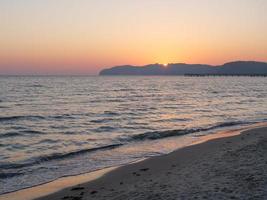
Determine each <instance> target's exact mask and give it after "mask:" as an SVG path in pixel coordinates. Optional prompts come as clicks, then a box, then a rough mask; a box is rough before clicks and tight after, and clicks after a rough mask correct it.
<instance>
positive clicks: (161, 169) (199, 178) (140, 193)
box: [0, 124, 267, 200]
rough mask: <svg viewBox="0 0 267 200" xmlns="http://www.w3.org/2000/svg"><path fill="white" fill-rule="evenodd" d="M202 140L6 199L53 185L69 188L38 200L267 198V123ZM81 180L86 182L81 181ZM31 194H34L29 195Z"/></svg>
mask: <svg viewBox="0 0 267 200" xmlns="http://www.w3.org/2000/svg"><path fill="white" fill-rule="evenodd" d="M257 126H258V125H256V127H257ZM252 127H253V126H252ZM254 127H255V126H254ZM242 130H243V129H242ZM240 133H241V134H240ZM198 143H199V144H194V145H192V146H188V147H186V148H183V149H179V150H177V151H175V152H173V153H170V154H167V155H164V156H158V157H152V158H150V159H146V160H143V161H141V162H137V163H133V164H129V165H126V166H122V167H119V168H113V169H105V170H104V171H101V170H100V171H97V172H95V174H94V173H89V176H88V175H79V176H77V177H76V179H75V177H70V178H69V180H68V178H67V179H66V180H64V179H60V180H58V181H55V182H52V183H48V184H46V185H44V186H38V187H34V188H30V189H26V190H24V191H22V192H20V191H19V192H17V193H11V194H8V195H4V196H2V197H0V199H28V198H29V197H30V196H32V197H36V196H38V195H39V196H42V195H41V194H42V192H43V194H45V193H49V191H50V192H51V191H53V190H51V188H53V187H54V188H55V191H56V190H57V189H56V188H57V187H58V188H60V187H61V188H65V189H63V190H60V191H59V192H55V193H53V194H50V195H48V196H44V197H41V198H37V199H38V200H60V199H65V200H87V199H88V200H89V199H90V200H91V199H97V200H102V199H114V200H115V199H116V200H117V199H119V200H124V199H155V200H158V199H170V200H171V199H266V198H267V181H266V180H267V167H266V166H267V127H266V124H265V126H264V127H261V126H260V127H258V128H252V129H251V127H250V129H249V130H245V131H240V130H234V131H233V130H232V131H231V130H230V131H222V132H219V133H217V134H211V135H207V136H204V137H202V139H201V140H199V141H198ZM96 177H100V178H97V179H95V178H96ZM94 179H95V180H94ZM70 180H71V181H70ZM86 180H87V181H86ZM79 181H80V182H86V183H82V184H78V185H77V184H75V183H77V182H79ZM64 184H66V185H65V187H64ZM67 184H69V185H72V186H71V187H70V186H67ZM47 185H48V186H49V187H47ZM73 185H75V186H73ZM49 188H50V189H49ZM27 193H28V194H29V193H31V194H32V195H28V198H27ZM34 193H35V194H34ZM29 199H30V198H29Z"/></svg>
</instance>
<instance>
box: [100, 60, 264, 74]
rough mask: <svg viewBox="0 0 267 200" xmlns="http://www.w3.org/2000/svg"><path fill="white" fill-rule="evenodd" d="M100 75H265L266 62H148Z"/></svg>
mask: <svg viewBox="0 0 267 200" xmlns="http://www.w3.org/2000/svg"><path fill="white" fill-rule="evenodd" d="M99 75H101V76H118V75H130V76H134V75H141V76H142V75H143V76H157V75H164V76H176V75H187V76H206V75H211V76H212V75H214V76H223V75H225V76H267V63H264V62H256V61H236V62H229V63H225V64H223V65H218V66H212V65H205V64H185V63H171V64H168V65H163V64H150V65H145V66H131V65H123V66H115V67H112V68H109V69H104V70H102V71H101V72H100V73H99Z"/></svg>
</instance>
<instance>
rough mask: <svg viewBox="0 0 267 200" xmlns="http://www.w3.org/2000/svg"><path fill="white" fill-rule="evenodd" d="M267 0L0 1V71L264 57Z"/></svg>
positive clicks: (84, 70)
mask: <svg viewBox="0 0 267 200" xmlns="http://www.w3.org/2000/svg"><path fill="white" fill-rule="evenodd" d="M266 10H267V1H266V0H0V74H92V75H93V74H97V73H98V72H99V71H100V70H101V69H103V68H107V67H112V66H114V65H124V64H131V65H145V64H149V63H162V64H164V63H178V62H179V63H180V62H183V63H205V64H214V65H216V64H223V63H225V62H228V61H235V60H257V61H267V37H266V36H267V17H266Z"/></svg>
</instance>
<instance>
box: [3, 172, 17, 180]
mask: <svg viewBox="0 0 267 200" xmlns="http://www.w3.org/2000/svg"><path fill="white" fill-rule="evenodd" d="M19 175H22V173H9V172H7V173H5V172H3V173H0V179H6V178H11V177H14V176H19Z"/></svg>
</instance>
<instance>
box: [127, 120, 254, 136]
mask: <svg viewBox="0 0 267 200" xmlns="http://www.w3.org/2000/svg"><path fill="white" fill-rule="evenodd" d="M251 123H252V122H251ZM243 124H250V122H241V121H235V122H223V123H218V124H216V125H214V126H210V127H203V128H192V129H180V130H167V131H153V132H146V133H142V134H138V135H134V136H131V137H130V138H129V140H130V141H131V140H137V141H140V140H158V139H162V138H167V137H174V136H183V135H187V134H191V133H197V132H202V131H211V130H214V129H219V128H224V127H230V126H237V125H243Z"/></svg>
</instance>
